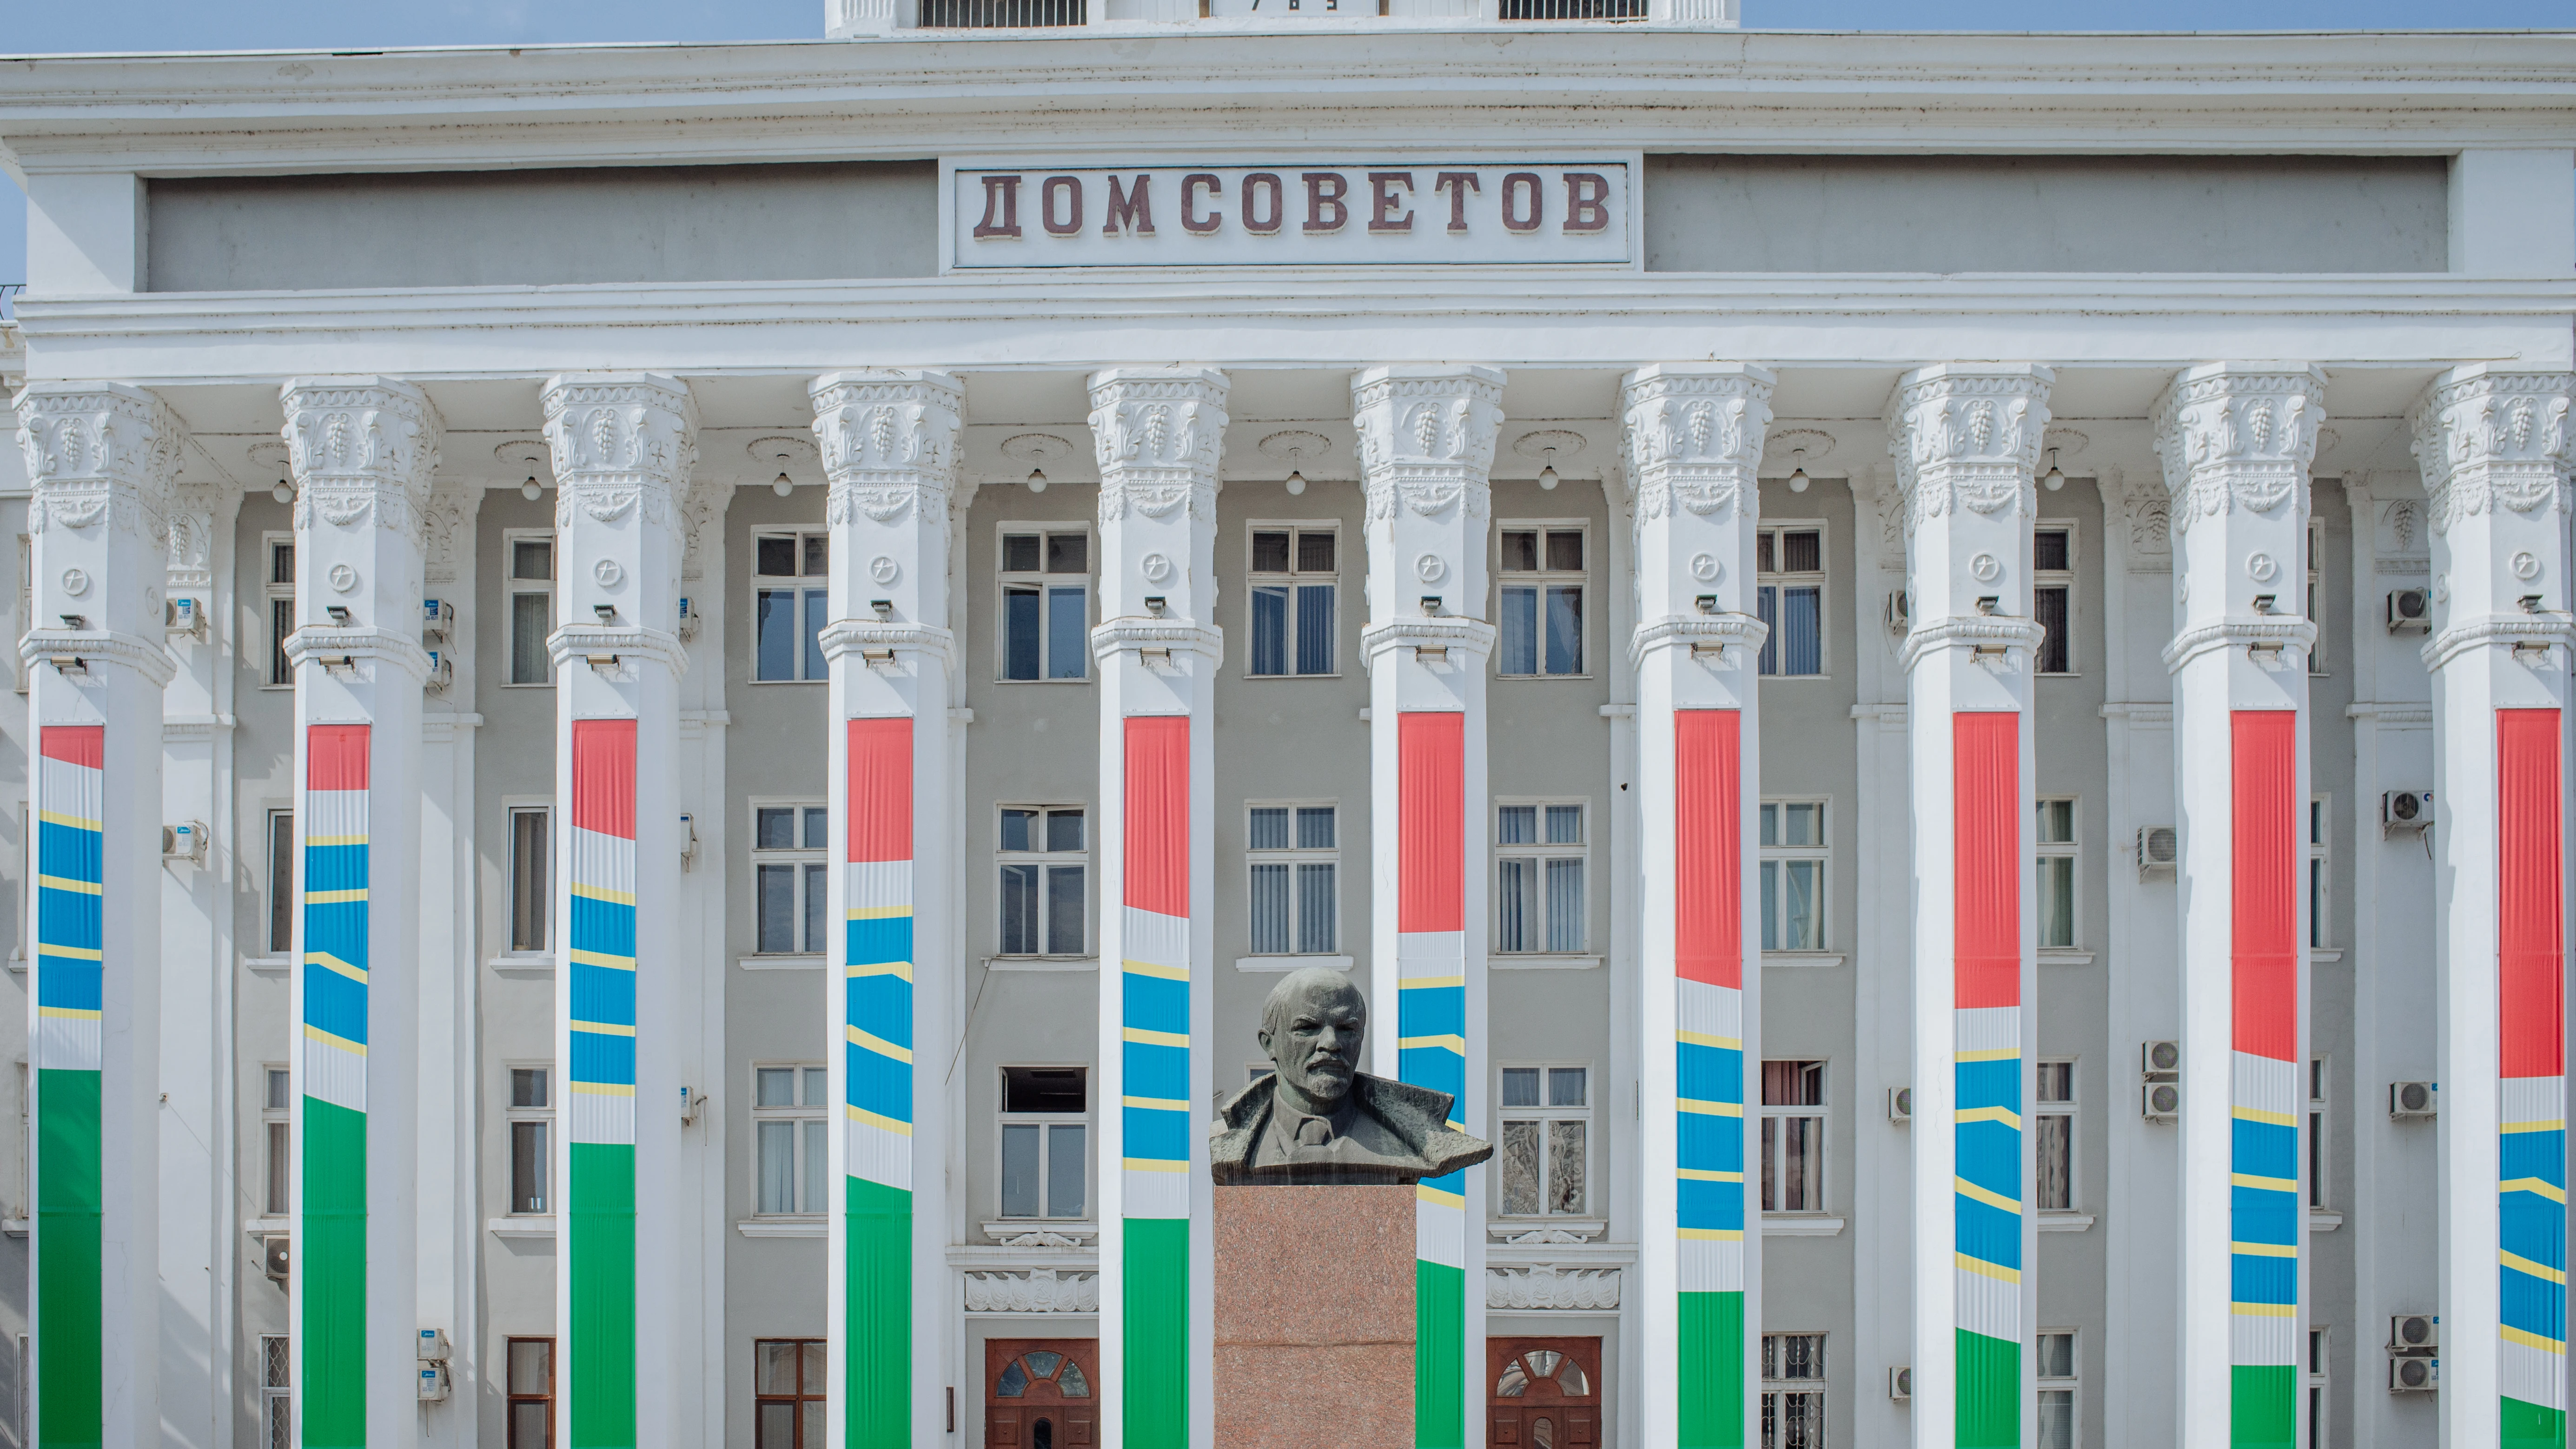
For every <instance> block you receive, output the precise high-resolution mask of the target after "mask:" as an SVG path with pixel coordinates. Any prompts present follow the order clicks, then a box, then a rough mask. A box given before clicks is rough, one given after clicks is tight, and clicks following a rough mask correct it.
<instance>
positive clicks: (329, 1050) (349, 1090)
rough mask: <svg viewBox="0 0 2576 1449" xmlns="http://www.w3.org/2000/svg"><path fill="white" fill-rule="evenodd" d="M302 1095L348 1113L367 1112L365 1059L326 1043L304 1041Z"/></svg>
mask: <svg viewBox="0 0 2576 1449" xmlns="http://www.w3.org/2000/svg"><path fill="white" fill-rule="evenodd" d="M304 1095H306V1096H308V1097H311V1098H313V1099H314V1100H315V1101H317V1102H328V1103H330V1104H331V1105H332V1106H334V1107H346V1108H347V1109H349V1110H350V1111H352V1112H364V1111H366V1110H367V1059H366V1058H365V1057H363V1056H360V1055H358V1054H357V1053H356V1052H353V1051H349V1050H347V1049H345V1048H342V1047H336V1046H333V1045H332V1044H331V1043H329V1042H326V1041H316V1040H314V1039H313V1038H312V1037H310V1036H307V1037H306V1038H304Z"/></svg>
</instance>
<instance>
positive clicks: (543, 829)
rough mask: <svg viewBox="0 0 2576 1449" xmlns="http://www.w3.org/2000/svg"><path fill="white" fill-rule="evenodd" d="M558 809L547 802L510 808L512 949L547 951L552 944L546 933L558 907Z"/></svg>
mask: <svg viewBox="0 0 2576 1449" xmlns="http://www.w3.org/2000/svg"><path fill="white" fill-rule="evenodd" d="M553 819H554V811H553V808H552V807H551V806H546V805H518V806H513V807H511V810H510V949H511V950H513V951H543V950H546V949H548V947H549V946H550V945H552V941H551V940H550V938H549V937H548V936H547V934H546V923H547V918H548V917H549V916H550V915H552V913H553V909H554V896H553V894H552V881H553V874H552V872H553V866H554V857H553V855H552V854H550V853H549V852H551V851H552V849H553V848H554V847H553V842H552V840H551V838H550V837H551V831H550V829H549V827H550V826H551V824H552V822H553Z"/></svg>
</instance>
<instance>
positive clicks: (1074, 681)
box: [993, 674, 1091, 684]
mask: <svg viewBox="0 0 2576 1449" xmlns="http://www.w3.org/2000/svg"><path fill="white" fill-rule="evenodd" d="M993 682H994V683H995V684H1089V683H1090V682H1091V676H1090V675H1087V674H1086V675H1084V676H1083V677H1082V678H1080V679H996V680H994V681H993Z"/></svg>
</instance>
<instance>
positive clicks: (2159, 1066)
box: [2138, 1041, 2182, 1082]
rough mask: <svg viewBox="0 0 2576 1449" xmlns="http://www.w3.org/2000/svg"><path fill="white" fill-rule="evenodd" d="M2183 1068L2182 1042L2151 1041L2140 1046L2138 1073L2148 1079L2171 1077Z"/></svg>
mask: <svg viewBox="0 0 2576 1449" xmlns="http://www.w3.org/2000/svg"><path fill="white" fill-rule="evenodd" d="M2181 1070H2182V1043H2181V1042H2178V1041H2151V1042H2145V1043H2142V1044H2141V1045H2140V1046H2139V1047H2138V1074H2139V1075H2140V1076H2142V1077H2145V1078H2146V1079H2147V1080H2148V1081H2151V1082H2152V1081H2156V1080H2158V1079H2160V1078H2164V1077H2170V1076H2172V1075H2173V1074H2174V1073H2176V1072H2179V1071H2181Z"/></svg>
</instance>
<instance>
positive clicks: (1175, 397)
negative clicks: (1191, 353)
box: [1091, 368, 1230, 523]
mask: <svg viewBox="0 0 2576 1449" xmlns="http://www.w3.org/2000/svg"><path fill="white" fill-rule="evenodd" d="M1229 387H1230V385H1229V384H1228V382H1227V381H1226V378H1225V376H1224V374H1222V373H1217V372H1210V371H1206V370H1204V369H1200V368H1175V369H1169V370H1163V369H1152V368H1110V369H1108V370H1106V371H1103V372H1098V373H1094V374H1093V375H1092V378H1091V445H1092V451H1093V454H1094V456H1095V457H1096V458H1097V460H1098V462H1099V464H1100V521H1101V522H1102V523H1111V522H1115V521H1116V520H1118V519H1121V518H1125V517H1126V516H1127V513H1128V510H1130V509H1133V510H1135V512H1136V513H1138V514H1139V515H1141V516H1143V517H1146V518H1153V519H1164V518H1170V517H1172V516H1173V515H1174V514H1175V513H1178V512H1179V511H1180V510H1181V509H1182V508H1184V507H1186V508H1188V510H1189V516H1190V517H1191V518H1192V519H1195V520H1197V521H1199V522H1202V523H1207V522H1213V521H1214V520H1215V518H1216V489H1217V464H1218V462H1219V461H1220V460H1221V459H1222V458H1223V457H1224V454H1225V422H1226V413H1225V400H1226V394H1227V392H1228V390H1229Z"/></svg>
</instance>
